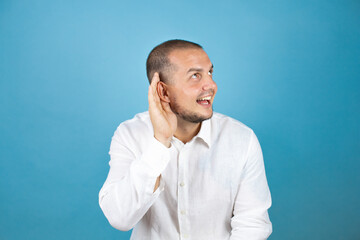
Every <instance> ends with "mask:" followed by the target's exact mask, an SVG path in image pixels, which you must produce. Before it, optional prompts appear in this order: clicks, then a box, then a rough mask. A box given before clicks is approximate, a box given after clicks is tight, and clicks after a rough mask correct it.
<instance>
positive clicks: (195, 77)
mask: <svg viewBox="0 0 360 240" xmlns="http://www.w3.org/2000/svg"><path fill="white" fill-rule="evenodd" d="M191 78H193V79H198V78H200V75H199V74H198V73H194V74H193V75H191Z"/></svg>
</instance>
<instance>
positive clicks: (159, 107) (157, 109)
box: [148, 72, 177, 147]
mask: <svg viewBox="0 0 360 240" xmlns="http://www.w3.org/2000/svg"><path fill="white" fill-rule="evenodd" d="M159 81H160V78H159V74H158V73H157V72H156V73H155V74H154V76H153V78H152V80H151V84H150V86H149V94H148V98H149V114H150V119H151V123H152V125H153V128H154V137H155V138H156V139H157V140H158V141H159V142H161V143H162V144H164V145H165V146H166V147H170V145H171V144H170V141H171V138H172V136H173V135H174V133H175V131H176V128H177V118H176V115H175V114H174V113H173V112H172V111H171V109H170V104H169V103H168V102H164V101H162V100H161V99H160V97H159V93H158V90H157V89H158V83H159Z"/></svg>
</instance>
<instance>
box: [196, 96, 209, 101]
mask: <svg viewBox="0 0 360 240" xmlns="http://www.w3.org/2000/svg"><path fill="white" fill-rule="evenodd" d="M210 99H211V96H208V97H204V98H200V99H199V100H200V101H203V100H210Z"/></svg>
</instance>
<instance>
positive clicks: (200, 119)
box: [177, 111, 213, 123]
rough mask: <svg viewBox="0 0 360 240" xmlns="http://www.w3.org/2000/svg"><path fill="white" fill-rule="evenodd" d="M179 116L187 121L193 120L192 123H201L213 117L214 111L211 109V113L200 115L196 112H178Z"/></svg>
mask: <svg viewBox="0 0 360 240" xmlns="http://www.w3.org/2000/svg"><path fill="white" fill-rule="evenodd" d="M177 115H178V117H179V118H181V119H183V120H185V121H187V122H191V123H201V122H203V121H205V120H208V119H210V118H211V117H212V115H213V111H211V113H210V114H207V115H200V114H196V113H187V114H186V113H178V114H177Z"/></svg>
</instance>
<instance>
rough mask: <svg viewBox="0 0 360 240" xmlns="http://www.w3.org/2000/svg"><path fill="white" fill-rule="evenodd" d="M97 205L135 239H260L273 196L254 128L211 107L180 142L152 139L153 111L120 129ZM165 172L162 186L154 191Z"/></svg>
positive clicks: (269, 228) (267, 229) (269, 227)
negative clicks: (192, 132)
mask: <svg viewBox="0 0 360 240" xmlns="http://www.w3.org/2000/svg"><path fill="white" fill-rule="evenodd" d="M109 154H110V157H111V159H110V163H109V164H110V171H109V174H108V177H107V179H106V182H105V183H104V185H103V187H102V189H101V190H100V193H99V204H100V207H101V209H102V211H103V212H104V214H105V216H106V218H107V219H108V221H109V222H110V224H111V225H112V226H113V227H114V228H117V229H119V230H122V231H128V230H130V229H132V228H134V229H133V232H132V235H131V238H130V239H131V240H148V239H156V240H157V239H161V240H172V239H185V240H190V239H191V240H200V239H204V240H212V239H214V240H223V239H224V240H225V239H231V240H235V239H237V240H240V239H243V240H255V239H256V240H260V239H267V238H268V236H269V235H270V234H271V232H272V224H271V222H270V220H269V216H268V212H267V210H268V208H269V207H270V206H271V196H270V191H269V187H268V184H267V180H266V175H265V169H264V162H263V157H262V152H261V148H260V145H259V142H258V140H257V138H256V136H255V134H254V132H253V131H252V130H251V129H250V128H249V127H247V126H245V125H244V124H242V123H240V122H239V121H237V120H235V119H232V118H230V117H227V116H224V115H221V114H219V113H214V114H213V117H212V118H211V119H209V120H206V121H204V122H203V123H202V125H201V129H200V131H199V133H198V134H197V135H196V136H195V137H194V138H193V139H192V140H191V141H190V142H188V143H186V144H183V143H182V142H181V141H180V140H178V139H177V138H175V137H173V138H172V141H171V147H170V148H166V147H165V146H164V145H163V144H161V143H160V142H158V141H157V140H156V139H155V138H154V133H153V127H152V124H151V121H150V117H149V113H148V112H145V113H140V114H137V115H136V116H135V117H134V118H133V119H131V120H128V121H125V122H123V123H121V124H120V126H119V127H118V128H117V130H116V131H115V134H114V136H113V138H112V142H111V146H110V152H109ZM160 174H161V180H160V185H159V188H158V189H157V190H156V191H155V192H153V190H154V186H155V182H156V179H157V177H158V176H159V175H160Z"/></svg>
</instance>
